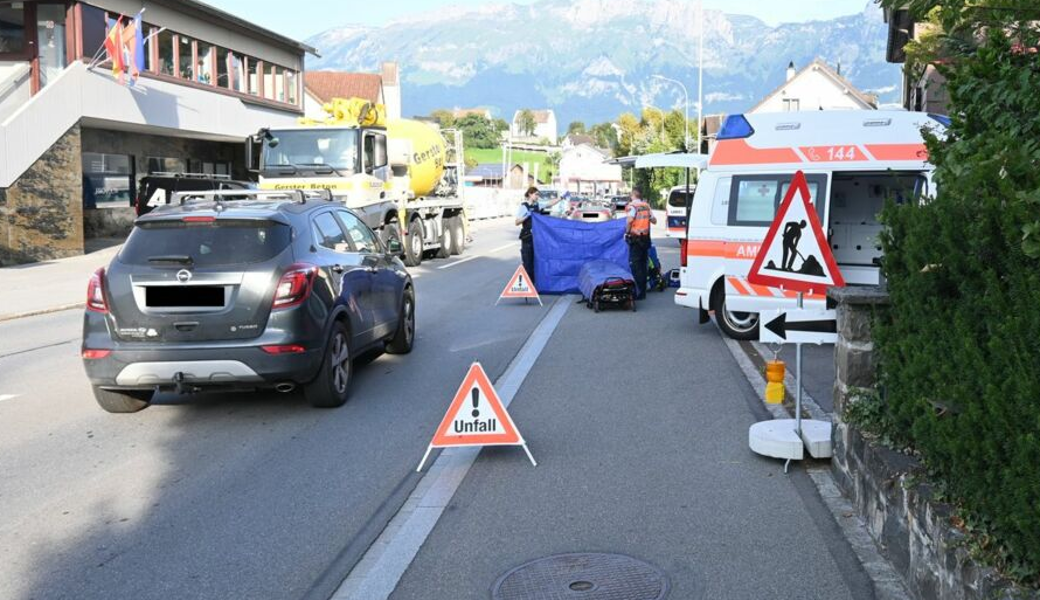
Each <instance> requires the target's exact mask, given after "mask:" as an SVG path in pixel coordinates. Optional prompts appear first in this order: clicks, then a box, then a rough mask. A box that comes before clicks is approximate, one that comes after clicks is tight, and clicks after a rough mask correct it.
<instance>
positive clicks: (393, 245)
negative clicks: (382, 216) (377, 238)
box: [386, 238, 404, 256]
mask: <svg viewBox="0 0 1040 600" xmlns="http://www.w3.org/2000/svg"><path fill="white" fill-rule="evenodd" d="M386 251H387V252H388V253H390V254H393V255H394V256H398V255H400V254H402V253H403V252H404V244H402V243H401V240H399V239H396V238H395V239H392V240H388V241H387V242H386Z"/></svg>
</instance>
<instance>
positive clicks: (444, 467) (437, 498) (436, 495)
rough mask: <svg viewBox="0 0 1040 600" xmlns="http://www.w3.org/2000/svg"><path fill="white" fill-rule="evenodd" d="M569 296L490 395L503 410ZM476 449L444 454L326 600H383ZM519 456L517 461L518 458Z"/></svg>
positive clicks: (474, 457)
mask: <svg viewBox="0 0 1040 600" xmlns="http://www.w3.org/2000/svg"><path fill="white" fill-rule="evenodd" d="M574 298H575V297H574V296H561V297H559V298H557V300H556V303H555V304H553V306H552V308H550V309H549V312H548V314H546V315H545V318H543V319H542V322H541V323H539V324H538V327H537V328H535V330H534V333H532V334H531V337H529V338H527V342H526V343H525V344H524V347H523V348H521V349H520V352H519V353H518V354H517V355H516V357H515V358H514V359H513V362H511V363H510V364H509V367H508V368H507V369H506V371H505V373H503V375H502V377H500V378H499V379H498V381H496V382H495V389H496V390H497V391H498V395H499V397H500V398H501V400H502V404H503V405H505V406H509V404H510V403H511V402H512V401H513V397H514V396H515V395H516V393H517V391H519V390H520V386H521V384H523V382H524V379H525V378H526V377H527V374H528V373H529V372H530V371H531V368H532V367H533V366H534V363H535V361H536V360H538V356H539V355H540V354H541V353H542V350H544V349H545V346H546V344H548V343H549V338H551V337H552V334H553V332H554V331H555V330H556V326H557V325H559V324H560V321H561V320H562V319H563V316H564V314H566V312H567V309H568V308H570V305H571V304H574ZM479 454H480V448H447V449H445V450H442V451H441V454H440V455H439V456H438V457H437V460H436V461H434V463H433V465H432V466H431V467H430V470H429V471H427V472H426V474H425V475H424V476H423V478H422V479H421V480H420V481H419V484H418V485H417V486H416V488H415V491H414V492H412V495H411V496H410V497H409V498H408V501H407V502H405V504H404V506H403V507H401V510H399V511H398V512H397V514H396V515H394V518H393V519H391V520H390V523H389V524H387V526H386V528H385V529H384V530H383V533H382V534H380V535H379V538H378V539H376V541H375V542H373V544H372V545H371V546H370V547H369V549H368V551H367V552H365V555H364V556H363V557H362V558H361V560H360V561H359V562H358V563H357V565H355V566H354V569H353V570H352V571H351V572H350V575H348V576H347V578H346V579H345V580H344V581H343V583H342V584H340V586H339V589H337V590H336V593H335V594H333V595H332V600H385V599H386V598H388V597H389V596H390V594H392V593H393V591H394V589H395V588H396V587H397V584H398V582H400V580H401V577H402V576H403V575H404V573H405V571H406V570H407V569H408V567H409V565H411V564H412V560H414V559H415V556H416V554H418V553H419V549H420V548H421V547H422V545H423V544H424V543H425V542H426V538H427V537H428V536H429V535H430V532H432V531H433V528H434V526H436V525H437V521H438V520H439V519H440V517H441V514H442V513H443V512H444V509H445V508H447V506H448V503H449V502H451V499H452V497H453V496H454V495H455V491H456V490H458V488H459V486H460V485H462V480H463V479H465V478H466V473H468V472H469V469H470V467H472V466H473V463H474V462H476V460H477V456H478V455H479ZM521 456H522V455H521Z"/></svg>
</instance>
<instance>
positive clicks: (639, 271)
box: [625, 189, 657, 300]
mask: <svg viewBox="0 0 1040 600" xmlns="http://www.w3.org/2000/svg"><path fill="white" fill-rule="evenodd" d="M625 213H626V215H627V223H626V224H625V241H627V242H628V265H629V267H631V269H632V276H633V277H634V278H635V280H636V300H644V299H646V283H647V277H648V274H647V262H648V261H649V260H650V257H649V252H650V225H651V224H653V225H656V224H657V217H655V216H654V211H653V210H651V209H650V205H649V204H647V203H646V202H644V201H643V194H642V192H640V191H639V190H638V189H636V190H632V200H631V201H630V202H629V203H628V207H627V209H626V210H625Z"/></svg>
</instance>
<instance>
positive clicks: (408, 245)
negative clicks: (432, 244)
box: [404, 219, 423, 267]
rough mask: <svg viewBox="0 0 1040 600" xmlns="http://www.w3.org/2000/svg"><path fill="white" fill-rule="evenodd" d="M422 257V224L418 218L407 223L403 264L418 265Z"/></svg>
mask: <svg viewBox="0 0 1040 600" xmlns="http://www.w3.org/2000/svg"><path fill="white" fill-rule="evenodd" d="M422 259H423V226H422V222H421V221H419V220H418V219H415V220H414V221H412V223H411V224H410V225H408V236H407V238H406V239H405V240H404V264H405V265H407V266H409V267H418V266H419V265H421V264H422Z"/></svg>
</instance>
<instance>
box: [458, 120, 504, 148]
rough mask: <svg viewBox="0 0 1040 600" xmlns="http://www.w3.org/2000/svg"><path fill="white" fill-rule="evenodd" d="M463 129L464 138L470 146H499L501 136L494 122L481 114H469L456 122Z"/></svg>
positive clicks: (467, 145)
mask: <svg viewBox="0 0 1040 600" xmlns="http://www.w3.org/2000/svg"><path fill="white" fill-rule="evenodd" d="M455 126H456V127H458V128H459V129H461V130H462V140H463V142H464V143H465V144H466V147H468V148H497V147H499V144H500V143H501V136H500V135H499V132H498V131H497V130H496V129H495V127H494V124H493V123H492V122H491V121H488V120H487V119H485V118H484V117H482V116H480V115H467V116H465V117H462V118H461V119H459V120H458V121H456V122H455Z"/></svg>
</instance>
